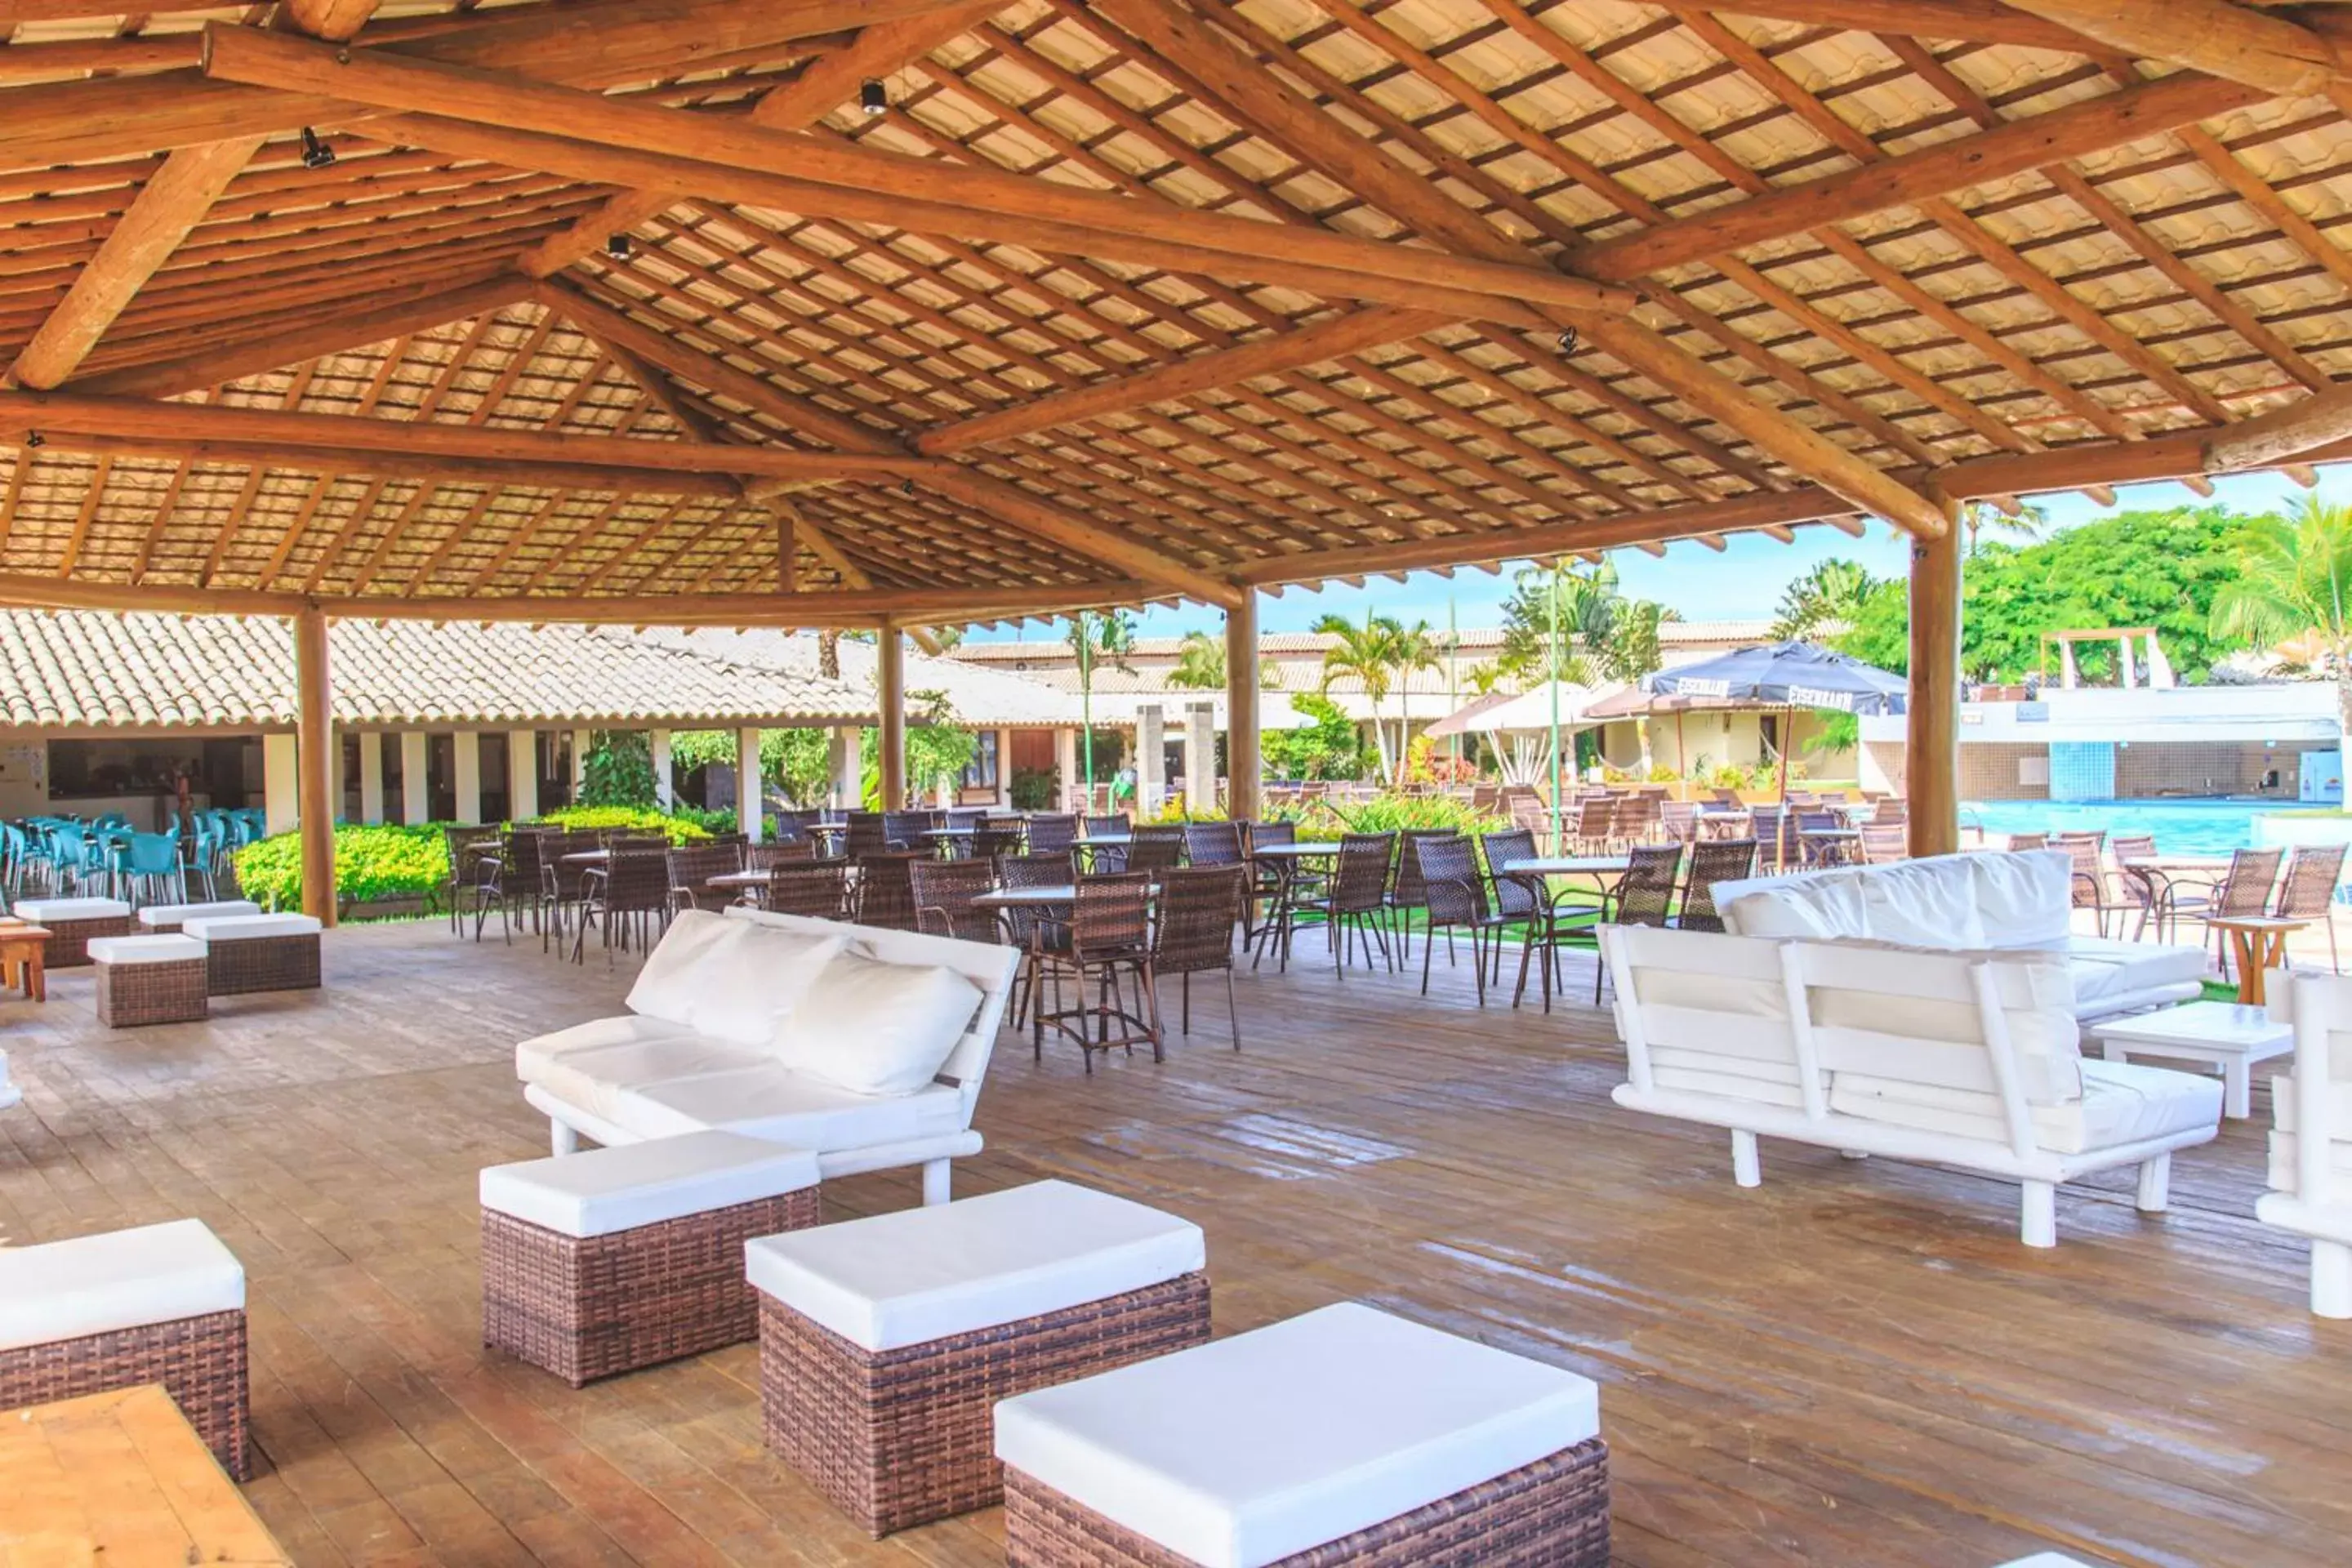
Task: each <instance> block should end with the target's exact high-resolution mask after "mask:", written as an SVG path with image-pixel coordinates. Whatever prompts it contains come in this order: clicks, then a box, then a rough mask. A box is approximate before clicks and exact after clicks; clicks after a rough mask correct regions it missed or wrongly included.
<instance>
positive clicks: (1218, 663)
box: [1168, 631, 1225, 691]
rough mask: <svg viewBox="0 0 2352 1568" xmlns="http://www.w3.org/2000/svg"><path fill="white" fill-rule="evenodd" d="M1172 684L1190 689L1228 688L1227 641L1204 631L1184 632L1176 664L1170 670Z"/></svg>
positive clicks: (1170, 682)
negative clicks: (1224, 642) (1226, 684)
mask: <svg viewBox="0 0 2352 1568" xmlns="http://www.w3.org/2000/svg"><path fill="white" fill-rule="evenodd" d="M1168 684H1169V685H1171V686H1175V687H1181V688H1182V689H1185V690H1188V691H1223V689H1225V645H1224V644H1223V642H1222V641H1221V640H1219V639H1218V638H1216V637H1211V636H1210V635H1209V634H1208V633H1206V632H1202V631H1191V632H1186V633H1185V634H1184V637H1183V641H1182V643H1181V646H1180V647H1178V649H1177V651H1176V667H1175V668H1173V669H1171V670H1170V671H1169V672H1168Z"/></svg>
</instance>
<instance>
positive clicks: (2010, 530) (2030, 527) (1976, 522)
mask: <svg viewBox="0 0 2352 1568" xmlns="http://www.w3.org/2000/svg"><path fill="white" fill-rule="evenodd" d="M1960 526H1961V527H1962V528H1965V529H1967V530H1968V531H1969V554H1970V555H1974V554H1975V553H1976V552H1977V537H1978V535H1979V534H1980V533H1994V534H2006V535H2008V536H2009V537H2010V538H2011V539H2018V540H2022V541H2024V542H2026V543H2028V544H2031V543H2032V542H2034V541H2035V540H2038V539H2040V538H2041V537H2042V533H2043V531H2045V530H2046V529H2048V528H2049V526H2050V514H2049V513H2048V512H2046V511H2044V510H2042V508H2040V507H2038V506H2035V505H2034V504H2032V502H2030V501H2029V502H2026V503H2024V504H2023V505H2021V506H2019V507H2018V509H2017V510H2016V511H2014V512H2006V511H2003V510H2000V508H1999V507H1997V506H1995V505H1993V504H1992V502H1990V501H1987V500H1972V501H1969V502H1967V503H1966V504H1964V505H1963V506H1962V507H1961V508H1960Z"/></svg>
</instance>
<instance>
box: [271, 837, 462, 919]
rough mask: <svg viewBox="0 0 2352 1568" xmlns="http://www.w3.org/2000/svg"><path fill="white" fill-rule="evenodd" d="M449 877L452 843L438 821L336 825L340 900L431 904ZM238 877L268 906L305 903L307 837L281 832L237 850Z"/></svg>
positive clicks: (345, 903)
mask: <svg viewBox="0 0 2352 1568" xmlns="http://www.w3.org/2000/svg"><path fill="white" fill-rule="evenodd" d="M448 879H449V845H448V840H447V839H446V837H444V836H443V834H442V831H441V828H440V827H439V826H437V825H436V824H432V823H427V824H425V825H424V826H418V827H395V826H365V825H362V824H360V823H356V822H343V823H338V824H336V825H335V902H336V905H337V907H338V908H341V907H345V906H348V905H352V904H368V903H379V902H386V901H391V900H401V899H409V898H415V899H420V900H424V901H425V904H426V906H427V907H428V908H429V907H430V906H431V905H433V904H434V903H436V902H437V901H438V900H439V898H440V895H441V892H442V890H443V888H444V885H445V884H446V883H447V881H448ZM236 883H237V887H238V888H239V889H242V890H243V892H244V894H245V896H246V897H247V898H248V899H251V900H254V901H255V902H256V903H257V904H260V905H262V906H263V907H264V908H266V909H275V910H299V909H300V908H301V907H302V837H301V835H300V834H299V833H280V834H278V836H277V837H272V838H262V839H257V840H256V841H255V842H253V843H251V844H248V845H247V846H246V847H244V848H242V849H239V850H238V851H237V852H236Z"/></svg>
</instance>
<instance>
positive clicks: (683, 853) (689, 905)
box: [669, 844, 743, 910]
mask: <svg viewBox="0 0 2352 1568" xmlns="http://www.w3.org/2000/svg"><path fill="white" fill-rule="evenodd" d="M742 868H743V852H742V848H741V847H740V845H734V844H690V845H688V846H686V847H682V848H677V849H673V850H671V851H670V852H669V901H670V904H671V906H672V907H673V908H675V909H680V910H723V909H725V908H726V907H727V906H728V905H729V904H730V903H732V902H733V901H734V895H732V894H731V893H727V892H724V891H722V890H720V889H716V888H713V887H712V886H710V879H711V878H713V877H719V876H724V875H726V874H727V873H728V872H730V871H740V870H741V869H742Z"/></svg>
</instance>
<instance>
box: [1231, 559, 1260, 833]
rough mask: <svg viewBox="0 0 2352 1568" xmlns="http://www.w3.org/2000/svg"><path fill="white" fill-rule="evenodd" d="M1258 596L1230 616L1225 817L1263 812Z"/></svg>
mask: <svg viewBox="0 0 2352 1568" xmlns="http://www.w3.org/2000/svg"><path fill="white" fill-rule="evenodd" d="M1258 679H1259V678H1258V665H1257V595H1256V593H1255V592H1254V591H1253V592H1251V593H1249V594H1245V595H1243V597H1242V602H1241V603H1240V604H1239V605H1235V606H1234V608H1232V609H1230V610H1227V611H1226V612H1225V814H1226V815H1227V816H1231V817H1232V818H1233V819H1234V821H1235V822H1243V821H1247V820H1251V819H1254V818H1255V816H1257V808H1258V774H1259V771H1260V765H1261V764H1260V762H1259V753H1258V703H1257V693H1258Z"/></svg>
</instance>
